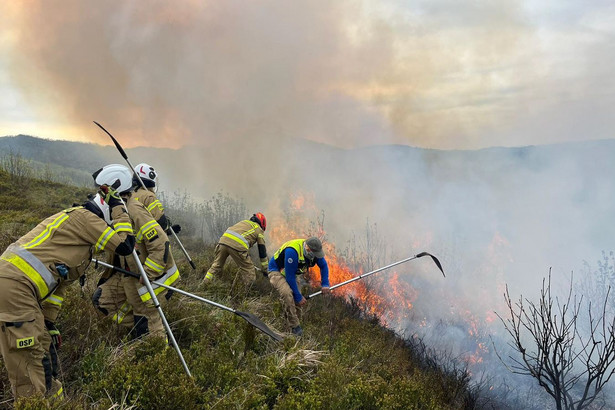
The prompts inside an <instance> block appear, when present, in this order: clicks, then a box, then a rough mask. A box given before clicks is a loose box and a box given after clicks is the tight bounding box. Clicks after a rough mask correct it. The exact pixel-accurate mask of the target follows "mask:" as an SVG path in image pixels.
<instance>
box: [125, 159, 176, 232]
mask: <svg viewBox="0 0 615 410" xmlns="http://www.w3.org/2000/svg"><path fill="white" fill-rule="evenodd" d="M135 174H137V175H138V177H137V175H135V176H134V177H133V180H132V182H133V185H134V186H135V192H134V193H133V197H134V198H135V199H136V200H137V201H139V202H141V203H142V204H143V205H144V206H145V208H146V209H147V210H148V212H149V213H150V214H152V217H153V218H154V219H155V220H156V222H158V225H160V226H161V227H162V229H164V230H165V232H166V233H167V235H171V232H170V231H169V229H173V231H174V232H175V233H179V232H180V231H181V226H179V225H177V224H175V225H173V226H171V221H170V220H169V219H168V218H167V216H166V215H165V213H164V206H163V205H162V202H160V200H159V199H158V197H157V196H156V190H157V188H158V174H157V172H156V171H155V170H154V168H153V167H152V166H151V165H148V164H146V163H145V162H143V163H141V164H139V165H137V166H136V167H135ZM139 178H140V179H141V181H142V182H143V184H144V185H145V188H143V187H142V186H141V182H140V181H139Z"/></svg>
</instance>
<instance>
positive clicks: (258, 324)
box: [92, 258, 284, 342]
mask: <svg viewBox="0 0 615 410" xmlns="http://www.w3.org/2000/svg"><path fill="white" fill-rule="evenodd" d="M92 262H94V263H95V266H97V265H101V266H106V267H107V268H111V269H115V270H116V271H118V272H121V273H124V274H126V275H129V276H132V277H135V278H138V277H139V275H137V274H136V273H134V272H131V271H129V270H126V269H122V268H120V267H118V266H113V265H110V264H108V263H105V262H102V261H99V260H98V259H95V258H92ZM152 283H153V284H154V285H157V286H161V287H163V288H167V289H169V290H172V291H174V292H177V293H179V294H182V295H184V296H188V297H191V298H193V299H196V300H200V301H201V302H205V303H207V304H210V305H212V306H216V307H218V308H220V309H224V310H227V311H229V312H232V313H234V314H236V315H237V316H239V317H240V318H242V319H245V320H246V321H247V322H248V323H249V324H251V325H252V326H254V327H255V328H257V329H258V330H260V331H261V332H263V333H264V334H266V335H267V336H269V337H271V338H272V339H274V340H276V341H278V342H279V341H282V340H283V339H284V338H283V337H282V335H279V334H278V333H276V332H274V331H273V330H271V329H270V328H269V326H267V325H266V324H265V323H264V322H263V321H262V320H260V319H259V318H258V317H256V316H255V315H253V314H252V313H246V312H240V311H238V310H235V309H231V308H230V307H228V306H224V305H221V304H219V303H216V302H214V301H211V300H209V299H205V298H202V297H200V296H197V295H194V294H192V293H189V292H186V291H184V290H181V289H178V288H176V287H174V286H169V285H165V284H164V283H160V282H156V281H153V282H152Z"/></svg>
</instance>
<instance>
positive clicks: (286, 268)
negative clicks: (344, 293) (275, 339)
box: [269, 237, 329, 336]
mask: <svg viewBox="0 0 615 410" xmlns="http://www.w3.org/2000/svg"><path fill="white" fill-rule="evenodd" d="M314 265H317V266H318V268H319V269H320V277H321V285H322V292H323V293H324V294H327V293H329V267H328V266H327V260H326V259H325V252H324V251H323V249H322V242H321V241H320V239H318V238H316V237H311V238H308V239H293V240H291V241H288V242H286V243H284V244H283V245H282V246H281V247H280V249H278V250H277V252H276V253H275V254H274V255H273V256H272V257H271V259H270V260H269V281H270V282H271V285H272V286H273V287H274V288H275V289H276V290H277V291H278V293H279V295H280V299H281V300H282V303H283V305H284V311H285V314H286V320H287V321H288V324H289V326H290V328H291V331H292V333H293V334H295V335H297V336H301V335H303V329H302V328H301V325H300V324H299V317H300V316H301V307H302V306H303V305H305V304H306V303H307V301H306V299H305V298H304V297H303V295H301V292H300V291H299V275H302V274H304V273H306V272H307V270H308V268H311V267H312V266H314Z"/></svg>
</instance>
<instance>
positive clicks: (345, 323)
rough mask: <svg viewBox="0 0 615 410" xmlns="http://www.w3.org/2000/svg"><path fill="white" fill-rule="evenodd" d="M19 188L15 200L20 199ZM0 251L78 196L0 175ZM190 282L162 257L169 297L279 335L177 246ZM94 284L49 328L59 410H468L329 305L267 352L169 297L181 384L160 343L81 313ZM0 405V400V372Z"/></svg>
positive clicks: (199, 256)
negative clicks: (173, 277) (170, 274)
mask: <svg viewBox="0 0 615 410" xmlns="http://www.w3.org/2000/svg"><path fill="white" fill-rule="evenodd" d="M24 186H26V187H27V188H26V189H22V187H24ZM0 192H1V193H0V208H1V209H3V211H2V213H1V214H0V241H1V243H0V245H1V246H2V249H1V250H3V249H4V247H6V246H7V245H8V244H9V243H11V242H12V241H14V240H16V239H17V238H18V237H19V236H20V235H23V234H24V233H26V232H27V231H28V230H29V229H31V228H32V227H34V226H35V225H36V224H37V223H38V222H40V221H41V220H42V219H43V218H45V217H47V216H49V215H51V214H53V213H55V212H57V211H59V210H60V209H62V208H64V207H68V206H71V205H72V204H73V202H82V201H83V199H84V198H85V195H86V194H87V190H84V189H80V188H76V187H72V186H66V185H59V184H51V183H48V182H42V181H37V180H30V179H28V180H27V181H23V182H22V184H21V185H19V186H17V185H16V184H13V183H11V176H10V175H8V174H7V173H6V172H3V171H1V170H0ZM182 241H184V245H185V246H186V247H187V249H188V251H189V253H190V254H191V256H192V258H193V260H194V262H195V263H196V265H197V270H196V271H193V270H192V269H191V268H190V266H189V265H188V264H187V263H186V261H185V258H184V256H183V254H182V253H181V252H180V251H178V249H174V250H173V252H174V256H175V258H176V261H177V262H178V266H179V268H180V271H181V272H182V279H181V281H180V283H179V287H181V288H182V289H184V290H187V291H189V292H192V293H196V294H198V295H200V296H202V297H205V298H207V299H210V300H213V301H216V302H218V303H221V304H224V305H226V306H232V307H234V308H235V309H238V310H240V311H245V312H250V313H253V314H255V315H257V316H258V317H259V318H261V319H262V320H263V321H264V322H266V323H267V324H269V325H270V327H272V328H274V329H277V330H278V331H284V330H287V329H286V328H285V324H284V320H283V317H282V316H281V312H282V307H281V302H280V301H279V300H278V299H277V296H276V294H275V292H274V291H273V289H272V287H271V286H270V285H269V283H268V281H267V279H265V278H263V277H262V275H260V274H258V279H257V283H256V284H255V285H254V286H253V287H252V289H251V291H250V293H249V294H248V295H247V296H246V297H245V298H243V299H233V298H231V297H230V295H229V294H230V287H231V284H232V280H233V278H234V275H235V273H236V272H237V268H236V266H235V265H234V264H233V263H232V262H230V261H229V262H228V263H227V265H226V267H225V271H224V273H223V274H222V275H220V277H219V278H217V279H216V280H215V281H214V282H213V283H212V284H211V285H210V286H208V287H207V288H203V286H202V285H201V279H202V277H203V275H204V272H205V271H206V270H207V268H208V267H209V264H210V263H211V261H212V257H213V248H212V247H211V246H209V245H205V244H203V243H202V242H201V241H199V240H196V239H190V238H182ZM97 278H98V273H97V272H96V271H94V269H93V268H90V269H89V270H88V279H87V281H86V284H85V286H84V287H83V288H80V286H79V285H78V284H75V285H74V286H73V287H72V288H71V291H70V294H69V296H68V297H67V298H66V301H65V304H64V306H63V309H62V311H61V313H60V317H59V319H58V327H59V328H60V330H61V331H62V335H63V339H64V345H63V347H62V349H61V350H60V353H59V355H60V360H61V367H62V380H63V383H64V387H65V391H66V395H67V397H66V399H65V400H64V401H63V402H61V403H56V404H54V405H53V406H50V407H48V408H62V409H75V408H76V409H91V408H95V409H108V408H115V409H120V408H124V409H129V408H139V409H141V408H142V409H154V408H155V409H200V408H203V409H207V408H220V409H228V408H231V409H233V408H236V409H244V408H257V409H270V408H274V409H304V408H316V409H318V408H323V409H329V408H333V409H376V408H386V409H459V408H471V406H470V405H469V404H468V403H472V402H473V401H472V397H471V393H470V390H469V388H468V380H467V378H466V377H463V376H462V375H457V374H448V373H445V372H442V371H440V370H439V369H437V368H433V367H431V368H426V367H425V366H420V365H419V363H420V362H421V361H420V360H415V359H416V354H417V353H416V352H414V351H412V349H411V348H410V347H409V346H410V344H408V343H406V341H404V340H402V339H400V338H399V337H398V336H397V335H395V334H394V333H393V332H391V331H390V330H387V329H385V328H383V327H381V326H380V325H379V324H378V321H377V319H375V318H366V317H365V314H364V313H363V312H361V310H360V309H358V308H357V307H356V306H351V305H350V304H348V303H346V302H344V301H343V300H341V299H338V298H325V297H320V298H314V299H312V300H310V301H309V302H308V308H307V311H306V313H305V315H304V317H303V320H302V325H303V327H304V331H305V335H304V337H302V338H300V339H295V338H293V337H291V336H290V335H287V336H288V337H287V338H286V339H285V340H284V341H283V342H281V343H277V342H275V341H273V340H271V339H270V338H268V337H267V336H265V335H264V334H262V333H260V332H258V331H257V332H254V329H253V328H251V327H250V326H249V325H248V324H247V322H246V321H244V320H243V319H241V318H240V317H239V316H237V315H234V314H233V313H231V312H227V311H224V310H222V309H218V308H215V307H212V306H210V305H207V304H204V303H202V302H199V301H196V300H194V299H189V298H187V297H183V296H180V295H177V294H176V295H174V297H173V298H172V299H171V301H170V302H169V303H168V304H166V305H165V306H164V310H165V314H166V316H167V319H168V321H169V323H170V324H171V326H172V329H173V333H174V335H175V337H176V339H177V341H178V343H179V345H180V348H181V351H182V353H183V355H184V357H185V359H186V361H187V364H188V366H189V368H190V370H191V372H192V376H193V377H192V378H189V377H188V376H187V375H186V374H185V372H184V370H183V368H182V366H181V363H180V361H179V359H178V357H177V354H176V352H175V350H174V349H172V348H167V347H165V345H164V343H163V342H162V341H161V340H160V339H155V338H152V339H146V340H143V341H136V342H135V341H128V340H127V338H126V333H127V332H126V331H125V330H123V329H119V328H117V327H116V326H114V325H113V324H111V323H109V322H108V321H105V320H103V319H102V318H101V317H100V316H99V314H98V313H97V312H96V310H95V309H94V307H93V306H92V304H91V302H90V296H91V294H92V292H93V291H94V288H95V283H96V281H97ZM0 381H1V382H2V385H3V386H4V388H3V390H2V391H0V402H3V403H5V404H4V405H7V406H12V405H11V404H7V402H9V399H10V396H11V395H10V388H9V384H8V380H7V375H6V371H5V370H4V368H3V367H2V370H1V371H0ZM45 406H47V404H46V402H45V401H44V400H41V399H40V398H29V399H24V400H20V401H19V402H17V403H15V404H14V407H15V408H18V409H38V408H45Z"/></svg>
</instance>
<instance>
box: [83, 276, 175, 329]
mask: <svg viewBox="0 0 615 410" xmlns="http://www.w3.org/2000/svg"><path fill="white" fill-rule="evenodd" d="M142 286H143V285H141V284H140V283H139V279H137V278H133V277H131V276H125V275H123V274H121V273H115V274H114V275H113V276H111V277H110V278H109V279H108V280H107V281H106V282H105V283H103V284H102V285H100V286H99V287H98V289H97V290H96V293H95V294H94V297H93V298H92V299H93V302H94V305H95V306H96V307H97V308H98V309H99V310H100V311H101V312H103V313H104V314H105V315H107V316H110V317H112V319H113V321H114V322H116V323H117V324H120V325H122V326H126V327H130V328H131V334H132V336H133V337H141V336H144V335H145V334H148V333H149V334H155V335H158V336H165V333H164V326H163V324H162V319H161V318H160V313H158V310H157V309H156V308H155V307H154V305H153V302H152V301H151V300H150V301H148V302H143V301H142V300H141V297H140V296H139V292H138V289H139V288H141V287H142ZM161 296H162V294H160V295H158V301H159V302H160V303H162V300H164V299H165V298H164V297H161Z"/></svg>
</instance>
